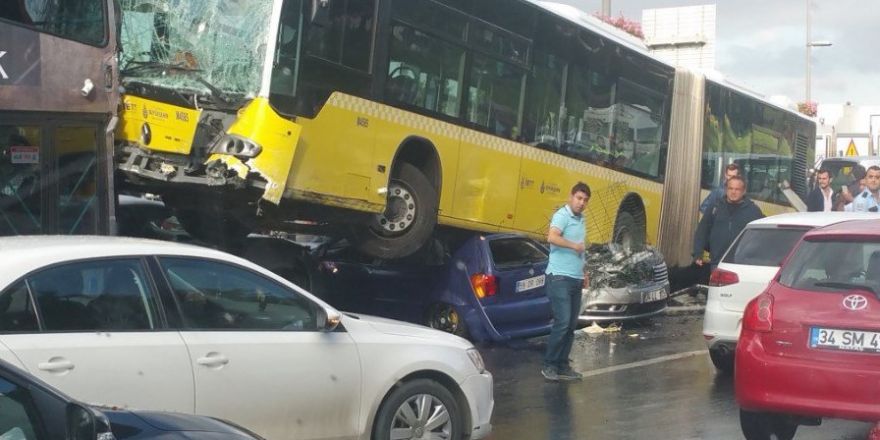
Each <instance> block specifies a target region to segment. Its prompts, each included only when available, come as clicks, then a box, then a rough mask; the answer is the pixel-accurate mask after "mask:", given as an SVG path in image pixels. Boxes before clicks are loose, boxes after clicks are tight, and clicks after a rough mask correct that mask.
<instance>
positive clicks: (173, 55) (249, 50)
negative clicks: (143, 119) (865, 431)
mask: <svg viewBox="0 0 880 440" xmlns="http://www.w3.org/2000/svg"><path fill="white" fill-rule="evenodd" d="M121 4H122V31H121V46H122V48H121V54H120V61H119V62H120V69H121V72H122V76H123V81H124V83H127V84H128V83H132V82H137V83H142V84H149V85H152V86H158V87H162V88H170V89H175V90H178V91H183V92H189V93H196V94H203V95H208V96H212V97H214V98H218V99H219V100H224V99H225V98H224V96H239V97H253V96H256V95H257V93H258V92H259V89H260V83H261V77H262V73H263V66H264V65H265V58H266V53H265V52H266V47H267V43H268V39H269V34H270V32H271V30H272V26H270V17H271V16H272V4H273V0H238V1H219V0H122V1H121ZM219 94H222V95H224V96H218V95H219Z"/></svg>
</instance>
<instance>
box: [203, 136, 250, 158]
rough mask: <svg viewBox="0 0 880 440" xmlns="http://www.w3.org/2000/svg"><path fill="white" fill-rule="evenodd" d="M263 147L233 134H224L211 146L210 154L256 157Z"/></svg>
mask: <svg viewBox="0 0 880 440" xmlns="http://www.w3.org/2000/svg"><path fill="white" fill-rule="evenodd" d="M262 150H263V148H262V147H260V146H259V145H257V143H256V142H254V141H252V140H250V139H245V138H243V137H240V136H236V135H233V134H224V135H223V136H222V137H221V138H220V140H218V141H217V142H216V143H215V144H214V147H212V148H211V153H212V154H229V155H232V156H237V157H256V156H257V155H259V154H260V151H262Z"/></svg>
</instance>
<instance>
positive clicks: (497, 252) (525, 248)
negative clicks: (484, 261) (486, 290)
mask: <svg viewBox="0 0 880 440" xmlns="http://www.w3.org/2000/svg"><path fill="white" fill-rule="evenodd" d="M489 250H491V251H492V260H493V261H494V262H495V267H496V268H499V269H504V268H506V267H514V266H520V265H524V264H534V263H539V262H542V261H545V260H547V258H548V257H547V251H546V250H544V249H543V248H542V247H541V246H539V245H538V244H536V243H534V242H532V241H531V240H529V239H527V238H499V239H495V240H492V241H490V242H489Z"/></svg>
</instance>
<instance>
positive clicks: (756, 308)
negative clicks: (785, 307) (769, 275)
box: [742, 293, 773, 332]
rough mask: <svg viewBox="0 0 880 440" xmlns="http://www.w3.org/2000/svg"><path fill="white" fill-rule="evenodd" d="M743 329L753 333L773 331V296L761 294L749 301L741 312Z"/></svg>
mask: <svg viewBox="0 0 880 440" xmlns="http://www.w3.org/2000/svg"><path fill="white" fill-rule="evenodd" d="M742 326H743V329H744V330H751V331H755V332H769V331H771V330H773V295H771V294H769V293H762V294H760V295H758V297H757V298H755V299H753V300H751V301H750V302H749V305H747V306H746V310H745V312H743V324H742Z"/></svg>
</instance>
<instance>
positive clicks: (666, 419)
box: [480, 313, 871, 440]
mask: <svg viewBox="0 0 880 440" xmlns="http://www.w3.org/2000/svg"><path fill="white" fill-rule="evenodd" d="M701 330H702V315H701V314H700V313H696V314H687V315H667V316H663V317H659V318H655V319H654V320H653V321H651V322H648V323H646V324H643V325H641V326H639V325H630V326H626V327H624V328H623V329H622V330H621V331H620V332H614V333H605V334H600V335H588V334H578V335H577V337H576V339H575V345H574V348H573V350H572V354H571V358H572V359H573V361H574V362H573V367H574V368H575V369H576V370H578V371H581V372H583V373H584V374H585V376H586V377H585V378H584V380H583V381H582V382H569V383H551V382H546V381H545V380H544V378H543V377H542V376H541V374H540V369H541V357H542V355H543V350H544V338H536V339H532V340H528V341H525V342H522V343H520V344H517V345H516V346H511V347H504V346H487V347H482V348H481V349H480V351H481V352H482V354H483V357H484V359H485V362H486V366H487V367H488V368H489V370H490V371H491V372H492V373H493V374H494V376H495V413H494V415H493V417H492V423H493V425H494V429H493V434H492V435H491V437H490V439H492V440H519V439H522V440H541V439H548V440H567V439H590V440H594V439H597V440H601V439H742V438H743V437H742V434H741V432H740V427H739V415H738V408H737V406H736V403H735V402H734V397H733V382H732V380H731V379H730V378H729V377H725V376H722V375H716V372H715V368H714V367H713V366H712V362H711V361H710V360H709V356H708V354H706V352H705V348H706V347H705V344H704V343H703V337H702V334H701ZM870 428H871V426H870V425H869V424H865V423H859V422H849V421H840V420H825V421H823V423H822V426H819V427H809V426H802V427H800V428H799V429H798V434H797V436H796V437H795V438H796V439H816V440H819V439H821V440H862V439H865V438H866V437H867V433H868V431H869V430H870Z"/></svg>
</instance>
